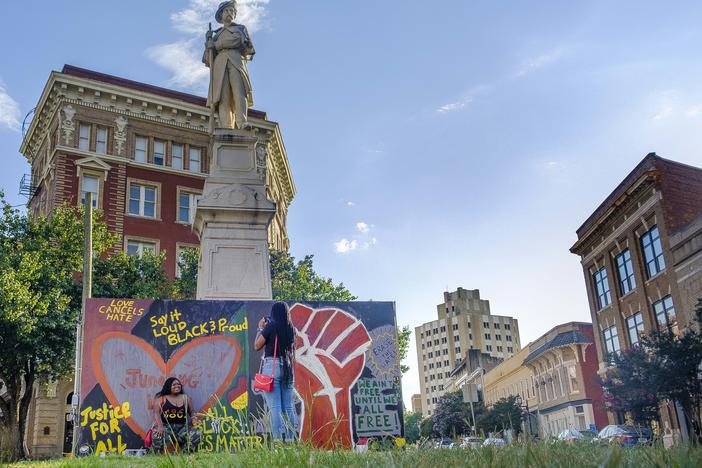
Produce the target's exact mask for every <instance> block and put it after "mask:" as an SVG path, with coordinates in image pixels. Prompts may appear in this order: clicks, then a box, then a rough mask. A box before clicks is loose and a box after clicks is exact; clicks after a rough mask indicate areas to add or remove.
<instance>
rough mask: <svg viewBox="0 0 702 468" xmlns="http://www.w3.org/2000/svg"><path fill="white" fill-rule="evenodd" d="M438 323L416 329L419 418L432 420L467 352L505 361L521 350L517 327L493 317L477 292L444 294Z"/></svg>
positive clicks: (458, 291)
mask: <svg viewBox="0 0 702 468" xmlns="http://www.w3.org/2000/svg"><path fill="white" fill-rule="evenodd" d="M436 309H437V320H434V321H432V322H428V323H425V324H423V325H420V326H418V327H416V328H415V330H414V331H415V339H416V342H417V364H418V366H417V369H419V385H420V388H421V395H422V414H423V415H424V416H425V417H426V416H431V415H432V413H433V412H434V409H435V408H436V403H437V402H438V400H439V398H440V397H441V396H442V395H443V394H444V392H445V391H446V389H445V387H446V386H447V384H448V383H449V382H450V379H451V372H452V371H453V370H454V368H455V367H456V366H457V365H458V364H459V363H460V362H461V361H462V360H463V359H465V356H466V353H467V352H468V350H470V349H479V350H481V351H482V352H484V353H486V354H490V355H491V356H493V357H498V358H507V357H509V356H512V355H513V354H514V353H515V352H517V351H519V349H520V348H521V345H520V341H519V326H518V323H517V320H516V319H514V318H512V317H506V316H501V315H492V314H491V313H490V302H489V301H488V300H486V299H481V298H480V291H479V290H478V289H473V290H467V289H463V288H458V290H456V291H454V292H445V293H444V302H443V303H442V304H439V305H437V306H436Z"/></svg>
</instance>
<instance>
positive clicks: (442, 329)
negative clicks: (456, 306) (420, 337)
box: [441, 325, 446, 333]
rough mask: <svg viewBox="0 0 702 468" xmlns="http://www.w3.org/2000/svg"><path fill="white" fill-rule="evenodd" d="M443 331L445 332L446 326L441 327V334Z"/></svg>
mask: <svg viewBox="0 0 702 468" xmlns="http://www.w3.org/2000/svg"><path fill="white" fill-rule="evenodd" d="M445 331H446V325H442V326H441V332H442V333H443V332H445Z"/></svg>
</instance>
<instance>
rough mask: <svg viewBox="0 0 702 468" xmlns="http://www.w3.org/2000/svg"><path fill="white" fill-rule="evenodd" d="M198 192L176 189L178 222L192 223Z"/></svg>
mask: <svg viewBox="0 0 702 468" xmlns="http://www.w3.org/2000/svg"><path fill="white" fill-rule="evenodd" d="M198 197H199V194H196V193H192V192H187V191H185V190H180V189H178V222H179V223H185V224H193V220H194V219H195V207H196V205H197V199H198Z"/></svg>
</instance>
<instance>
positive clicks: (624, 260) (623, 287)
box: [614, 249, 636, 296]
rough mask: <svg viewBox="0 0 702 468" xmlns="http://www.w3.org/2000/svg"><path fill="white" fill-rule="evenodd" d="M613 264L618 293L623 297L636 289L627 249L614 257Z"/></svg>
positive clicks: (629, 254)
mask: <svg viewBox="0 0 702 468" xmlns="http://www.w3.org/2000/svg"><path fill="white" fill-rule="evenodd" d="M614 262H615V263H616V264H617V272H618V273H619V292H620V293H621V295H622V296H623V295H625V294H628V293H629V292H631V291H633V290H634V289H636V278H634V268H633V267H632V265H631V253H630V252H629V249H625V250H624V251H623V252H622V253H620V254H619V255H617V256H616V257H614Z"/></svg>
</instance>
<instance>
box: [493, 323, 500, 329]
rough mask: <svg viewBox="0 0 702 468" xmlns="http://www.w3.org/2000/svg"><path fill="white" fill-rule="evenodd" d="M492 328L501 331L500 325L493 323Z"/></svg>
mask: <svg viewBox="0 0 702 468" xmlns="http://www.w3.org/2000/svg"><path fill="white" fill-rule="evenodd" d="M492 326H493V327H495V330H499V329H500V324H499V323H493V324H492Z"/></svg>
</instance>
